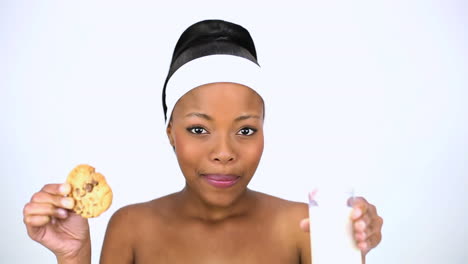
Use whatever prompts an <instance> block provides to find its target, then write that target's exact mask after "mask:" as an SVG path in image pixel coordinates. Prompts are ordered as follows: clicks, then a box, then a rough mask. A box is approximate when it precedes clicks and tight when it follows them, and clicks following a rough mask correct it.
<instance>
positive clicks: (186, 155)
mask: <svg viewBox="0 0 468 264" xmlns="http://www.w3.org/2000/svg"><path fill="white" fill-rule="evenodd" d="M167 134H168V137H169V140H170V142H171V145H172V146H173V147H174V149H175V153H176V155H177V160H178V162H179V166H180V168H181V170H182V172H183V174H184V176H185V179H186V183H187V186H186V188H187V189H188V190H189V191H191V192H194V193H196V194H197V195H198V197H200V198H201V199H202V200H203V201H204V202H206V203H208V204H210V205H214V206H221V207H225V206H229V205H230V204H232V203H233V202H234V201H235V200H236V199H237V198H238V197H239V196H240V195H241V194H242V193H243V192H244V191H245V190H246V187H247V184H248V183H249V181H250V180H251V179H252V176H253V175H254V173H255V170H256V169H257V166H258V163H259V161H260V158H261V156H262V152H263V101H262V99H261V97H260V96H259V95H258V94H257V93H255V92H254V91H253V90H251V89H250V88H248V87H246V86H243V85H239V84H234V83H213V84H207V85H202V86H200V87H198V88H195V89H193V90H191V91H190V92H188V93H187V94H185V95H184V96H183V97H182V98H181V99H180V100H179V101H178V102H177V104H176V105H175V107H174V111H173V113H172V120H171V122H170V123H169V125H168V128H167Z"/></svg>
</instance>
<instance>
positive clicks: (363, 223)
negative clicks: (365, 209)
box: [353, 214, 372, 232]
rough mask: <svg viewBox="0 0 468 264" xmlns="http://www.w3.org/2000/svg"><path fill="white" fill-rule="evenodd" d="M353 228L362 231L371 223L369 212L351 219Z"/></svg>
mask: <svg viewBox="0 0 468 264" xmlns="http://www.w3.org/2000/svg"><path fill="white" fill-rule="evenodd" d="M353 223H354V224H353V228H354V230H355V231H359V232H364V231H365V230H366V229H368V228H369V227H370V225H371V224H372V219H371V217H370V216H369V214H365V215H363V216H361V217H360V218H358V219H356V220H353Z"/></svg>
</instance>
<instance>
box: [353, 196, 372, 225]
mask: <svg viewBox="0 0 468 264" xmlns="http://www.w3.org/2000/svg"><path fill="white" fill-rule="evenodd" d="M351 205H352V206H353V210H352V212H351V219H353V220H356V219H358V218H359V217H361V216H362V215H364V214H366V213H367V210H368V207H369V203H368V202H367V201H366V199H364V198H363V197H355V198H354V199H352V201H351Z"/></svg>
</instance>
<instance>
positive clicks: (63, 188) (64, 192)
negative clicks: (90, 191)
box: [59, 183, 68, 194]
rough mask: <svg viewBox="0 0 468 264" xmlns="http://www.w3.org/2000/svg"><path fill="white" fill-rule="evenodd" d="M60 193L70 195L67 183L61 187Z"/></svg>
mask: <svg viewBox="0 0 468 264" xmlns="http://www.w3.org/2000/svg"><path fill="white" fill-rule="evenodd" d="M59 191H60V193H62V194H66V193H68V185H67V184H66V183H64V184H62V185H60V188H59Z"/></svg>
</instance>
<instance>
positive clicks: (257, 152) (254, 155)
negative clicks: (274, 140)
mask: <svg viewBox="0 0 468 264" xmlns="http://www.w3.org/2000/svg"><path fill="white" fill-rule="evenodd" d="M263 144H264V143H263V137H262V138H260V139H259V140H258V141H257V142H255V144H251V145H250V146H248V147H246V148H244V153H245V157H246V158H247V160H248V161H249V163H250V164H251V165H252V166H254V167H255V168H256V167H257V165H258V163H259V162H260V158H261V157H262V153H263Z"/></svg>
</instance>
